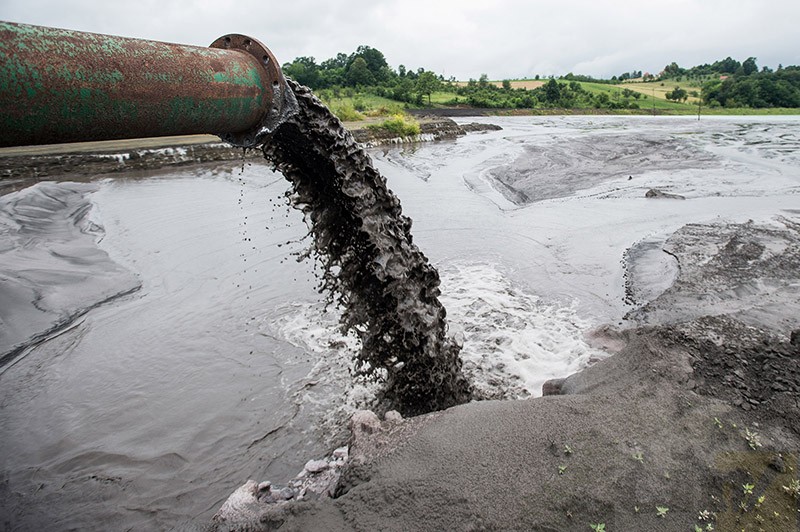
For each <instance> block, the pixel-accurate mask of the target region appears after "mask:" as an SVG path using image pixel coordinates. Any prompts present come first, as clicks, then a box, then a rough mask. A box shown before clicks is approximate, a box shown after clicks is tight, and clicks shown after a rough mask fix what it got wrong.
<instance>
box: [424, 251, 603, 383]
mask: <svg viewBox="0 0 800 532" xmlns="http://www.w3.org/2000/svg"><path fill="white" fill-rule="evenodd" d="M440 274H441V277H442V298H441V300H442V303H443V304H444V306H445V308H446V309H447V311H448V314H447V317H448V322H449V323H450V330H451V333H452V334H453V335H454V336H455V337H456V338H457V339H458V340H459V341H460V342H462V343H463V349H462V351H461V358H462V359H463V360H464V369H465V371H466V372H467V374H468V375H469V377H470V378H471V379H472V381H473V384H474V385H475V388H476V390H477V391H478V393H479V394H480V395H481V396H482V397H485V398H492V399H522V398H525V397H530V396H540V395H541V393H542V392H541V390H542V384H544V382H545V381H547V380H548V379H552V378H558V377H565V376H567V375H569V374H571V373H574V372H576V371H578V370H580V369H582V368H584V367H586V365H587V364H589V362H590V361H591V360H592V359H599V358H603V357H605V356H607V353H605V352H603V351H599V350H597V349H593V348H591V347H589V345H588V344H587V343H586V341H585V340H584V338H583V335H584V332H585V331H587V330H588V329H590V328H591V327H592V325H593V324H591V323H589V322H588V321H586V320H583V319H581V318H579V317H578V315H577V302H573V303H572V304H571V305H569V306H563V305H559V304H556V303H548V302H545V301H543V300H542V299H541V298H539V297H538V296H536V295H535V294H532V293H530V292H527V291H526V290H525V289H524V288H522V287H519V286H516V285H515V284H514V283H513V282H512V281H511V280H510V279H509V278H508V277H506V276H505V275H504V274H503V273H502V272H501V271H500V270H499V269H498V268H497V267H496V266H495V265H493V264H485V263H479V264H469V263H455V264H451V265H448V266H447V267H445V268H443V269H441V270H440Z"/></svg>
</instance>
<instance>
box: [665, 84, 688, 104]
mask: <svg viewBox="0 0 800 532" xmlns="http://www.w3.org/2000/svg"><path fill="white" fill-rule="evenodd" d="M664 96H665V97H666V98H667V100H672V101H675V102H679V101H681V100H683V101H686V99H687V98H689V94H688V93H687V92H686V91H685V90H683V89H682V88H680V87H675V88H674V89H672V91H671V92H668V93H666V94H665V95H664Z"/></svg>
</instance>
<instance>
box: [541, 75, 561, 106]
mask: <svg viewBox="0 0 800 532" xmlns="http://www.w3.org/2000/svg"><path fill="white" fill-rule="evenodd" d="M541 88H543V89H544V96H545V101H546V102H547V103H549V104H551V105H553V104H556V103H558V100H560V99H561V85H559V84H558V82H557V81H556V80H555V79H553V78H550V81H548V82H547V83H545V85H544V87H541Z"/></svg>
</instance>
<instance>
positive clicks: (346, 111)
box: [330, 102, 364, 122]
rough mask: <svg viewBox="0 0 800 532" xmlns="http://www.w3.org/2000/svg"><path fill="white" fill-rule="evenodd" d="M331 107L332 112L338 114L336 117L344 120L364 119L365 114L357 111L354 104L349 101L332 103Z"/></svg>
mask: <svg viewBox="0 0 800 532" xmlns="http://www.w3.org/2000/svg"><path fill="white" fill-rule="evenodd" d="M330 109H331V112H332V113H333V114H335V115H336V118H338V119H339V120H341V121H342V122H356V121H358V120H364V115H362V114H361V113H359V112H358V111H356V110H355V108H353V105H352V104H350V103H347V102H342V103H335V104H331V105H330Z"/></svg>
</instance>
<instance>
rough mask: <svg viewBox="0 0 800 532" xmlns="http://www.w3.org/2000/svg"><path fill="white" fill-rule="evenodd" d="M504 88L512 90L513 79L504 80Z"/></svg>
mask: <svg viewBox="0 0 800 532" xmlns="http://www.w3.org/2000/svg"><path fill="white" fill-rule="evenodd" d="M503 90H507V91H510V90H511V81H509V80H507V79H504V80H503Z"/></svg>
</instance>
